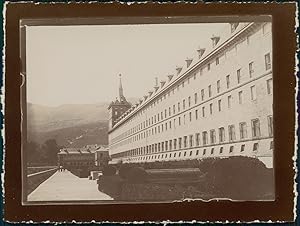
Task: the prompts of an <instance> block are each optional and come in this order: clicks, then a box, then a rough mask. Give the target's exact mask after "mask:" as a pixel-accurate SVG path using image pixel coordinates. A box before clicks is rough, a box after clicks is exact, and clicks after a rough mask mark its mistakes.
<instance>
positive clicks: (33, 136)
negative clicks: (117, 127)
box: [28, 122, 108, 147]
mask: <svg viewBox="0 0 300 226" xmlns="http://www.w3.org/2000/svg"><path fill="white" fill-rule="evenodd" d="M107 131H108V123H107V122H95V123H90V124H85V125H78V126H73V127H68V128H62V129H57V130H52V131H46V132H38V133H35V132H30V133H28V138H29V140H30V141H34V142H36V143H40V144H42V143H44V142H45V141H46V140H48V139H55V140H56V142H57V144H58V145H60V146H64V147H83V146H85V145H87V144H102V145H106V144H108V135H107Z"/></svg>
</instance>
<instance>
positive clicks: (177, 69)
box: [176, 66, 182, 75]
mask: <svg viewBox="0 0 300 226" xmlns="http://www.w3.org/2000/svg"><path fill="white" fill-rule="evenodd" d="M181 70H182V67H179V66H177V67H176V71H177V75H179V74H180V72H181Z"/></svg>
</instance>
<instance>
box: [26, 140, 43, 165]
mask: <svg viewBox="0 0 300 226" xmlns="http://www.w3.org/2000/svg"><path fill="white" fill-rule="evenodd" d="M38 148H39V145H38V144H37V143H35V142H34V141H30V142H28V143H27V146H26V149H25V150H24V151H26V157H27V164H28V165H32V164H35V163H38V162H39V157H40V155H39V152H38Z"/></svg>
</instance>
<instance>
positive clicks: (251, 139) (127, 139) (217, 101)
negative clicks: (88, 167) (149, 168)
mask: <svg viewBox="0 0 300 226" xmlns="http://www.w3.org/2000/svg"><path fill="white" fill-rule="evenodd" d="M271 27H272V26H271V23H270V22H258V23H257V22H251V23H230V24H228V29H227V30H226V31H222V33H221V34H222V35H220V36H219V35H218V34H214V35H212V37H211V40H210V44H209V45H207V46H201V47H199V48H198V49H197V50H196V51H195V57H193V58H187V59H186V61H185V64H184V66H182V67H177V68H176V71H175V73H174V74H170V75H168V76H167V77H166V80H164V81H160V82H158V81H156V84H155V86H154V88H153V90H150V91H149V92H148V93H147V94H146V95H145V96H144V97H143V98H142V99H140V101H139V103H137V104H135V105H131V104H130V103H129V102H127V100H126V99H125V97H124V95H123V88H122V85H121V80H120V88H119V92H120V97H119V100H116V101H115V102H112V103H111V105H110V106H109V112H110V127H109V153H110V156H111V158H112V161H113V162H119V161H122V162H153V161H170V160H172V161H174V160H182V159H195V158H196V159H201V158H209V157H229V156H235V155H245V156H250V157H255V158H259V159H260V160H261V161H263V162H264V163H265V164H266V166H267V167H273V88H272V84H273V81H272V29H271Z"/></svg>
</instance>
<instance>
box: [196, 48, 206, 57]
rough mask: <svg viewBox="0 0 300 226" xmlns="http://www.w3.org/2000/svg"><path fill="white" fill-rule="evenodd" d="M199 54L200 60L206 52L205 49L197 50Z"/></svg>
mask: <svg viewBox="0 0 300 226" xmlns="http://www.w3.org/2000/svg"><path fill="white" fill-rule="evenodd" d="M197 52H198V56H199V59H200V58H201V57H202V56H203V54H204V52H205V48H200V47H199V48H198V49H197Z"/></svg>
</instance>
